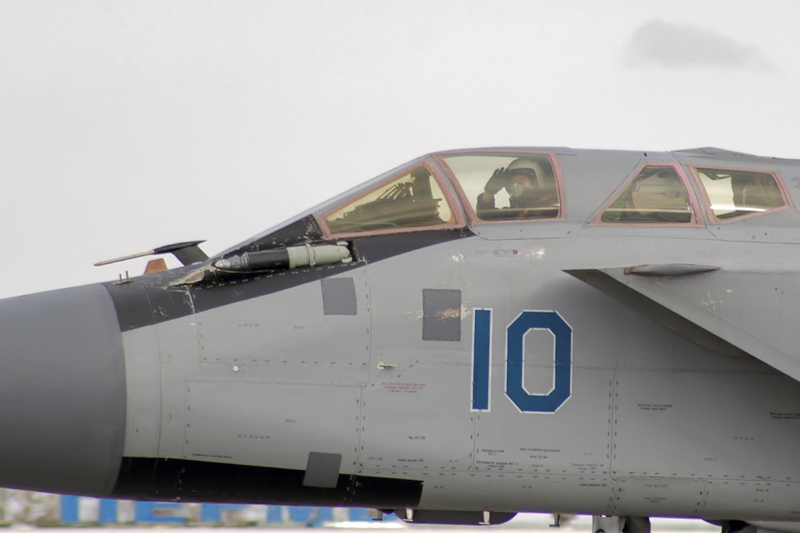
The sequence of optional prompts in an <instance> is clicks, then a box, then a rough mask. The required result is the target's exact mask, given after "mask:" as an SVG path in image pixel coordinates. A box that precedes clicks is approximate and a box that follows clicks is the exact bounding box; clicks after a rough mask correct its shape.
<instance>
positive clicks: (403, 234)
mask: <svg viewBox="0 0 800 533" xmlns="http://www.w3.org/2000/svg"><path fill="white" fill-rule="evenodd" d="M798 202H800V161H795V160H782V159H774V158H767V157H756V156H751V155H747V154H742V153H736V152H730V151H725V150H720V149H715V148H701V149H692V150H680V151H675V152H635V151H597V150H574V149H567V148H494V149H476V150H453V151H446V152H439V153H434V154H429V155H425V156H423V157H420V158H418V159H415V160H413V161H411V162H409V163H407V164H404V165H402V166H400V167H398V168H396V169H394V170H391V171H389V172H387V173H385V174H383V175H381V176H379V177H377V178H375V179H373V180H371V181H367V182H366V183H364V184H363V185H361V186H359V187H356V188H354V189H353V190H350V191H348V192H345V193H343V194H341V195H339V196H337V197H336V198H333V199H331V200H330V201H327V202H325V203H323V204H321V205H318V206H316V207H314V208H311V209H309V210H308V211H306V212H304V213H301V214H299V215H297V216H296V217H294V218H292V219H290V220H288V221H287V222H285V223H283V224H280V225H278V226H277V227H275V228H272V229H270V230H267V231H265V232H263V233H262V234H260V235H257V236H255V237H253V238H252V239H250V240H248V241H246V242H244V243H241V244H239V245H236V246H234V247H232V248H230V249H228V250H226V251H224V252H222V253H220V254H218V255H215V256H213V257H206V255H205V254H204V253H203V252H201V251H200V249H199V247H198V243H197V242H191V243H179V244H176V245H168V246H163V247H160V248H156V249H154V250H151V251H149V252H150V253H170V252H171V253H175V254H176V255H177V256H179V258H181V259H182V261H183V263H184V265H183V266H182V267H180V268H175V269H172V270H164V269H163V268H152V269H150V271H149V273H148V274H146V275H143V276H140V277H133V278H127V277H126V278H121V279H117V280H113V281H110V282H108V283H102V284H95V285H89V286H83V287H77V288H70V289H64V290H59V291H53V292H45V293H40V294H33V295H29V296H22V297H17V298H11V299H7V300H3V301H1V302H0V428H2V432H1V433H0V485H2V486H5V487H11V488H19V489H29V490H37V491H48V492H58V493H69V494H76V495H89V496H96V497H103V498H126V499H140V500H156V501H184V502H232V503H233V502H235V503H264V504H287V505H292V504H295V505H297V504H299V505H317V506H352V507H369V508H374V509H378V510H380V511H382V512H395V513H397V514H398V515H399V516H400V517H401V518H402V519H404V520H406V521H408V522H413V523H454V524H476V525H477V524H496V523H501V522H503V521H505V520H508V519H509V518H511V517H512V516H513V515H514V514H515V513H518V512H523V511H535V512H551V513H554V514H556V515H559V514H562V513H570V514H582V515H591V516H593V517H595V519H594V524H595V530H599V529H603V530H604V531H605V532H606V533H617V532H619V531H623V530H624V531H627V532H628V533H643V532H647V531H648V530H649V520H648V517H694V518H698V519H704V520H707V521H711V522H714V523H716V524H719V525H720V527H721V529H722V530H723V531H724V532H725V533H733V532H736V531H740V530H745V529H749V530H754V529H759V528H760V529H771V530H777V531H787V532H797V531H800V525H799V524H800V523H799V522H798V521H800V461H798V460H796V459H795V455H796V453H795V452H796V451H797V448H798V443H800V384H799V383H798V380H799V379H800V348H798V347H800V328H799V327H798V326H797V319H796V313H797V310H798V309H800V276H799V275H798V273H800V268H799V267H798V261H799V260H800V231H798V228H800V215H798V210H797V205H798ZM137 255H138V254H137Z"/></svg>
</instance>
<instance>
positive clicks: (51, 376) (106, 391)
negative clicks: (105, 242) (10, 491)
mask: <svg viewBox="0 0 800 533" xmlns="http://www.w3.org/2000/svg"><path fill="white" fill-rule="evenodd" d="M0 339H2V341H0V362H2V371H0V427H2V428H3V429H2V433H0V472H1V473H2V474H1V475H0V477H2V483H3V485H4V486H7V487H14V488H21V489H30V490H48V491H53V492H62V493H77V494H90V495H97V496H103V495H107V494H109V493H110V491H111V489H112V488H113V486H114V483H115V482H116V479H117V475H118V473H119V466H120V461H121V460H122V447H123V442H124V428H125V406H126V400H125V398H126V394H125V374H124V362H123V353H122V336H121V334H120V330H119V325H118V323H117V315H116V311H115V309H114V305H113V303H112V302H111V298H110V296H109V295H108V292H107V291H106V290H105V288H104V287H102V286H101V285H91V286H86V287H77V288H72V289H65V290H60V291H53V292H45V293H40V294H34V295H29V296H22V297H18V298H11V299H7V300H2V301H0Z"/></svg>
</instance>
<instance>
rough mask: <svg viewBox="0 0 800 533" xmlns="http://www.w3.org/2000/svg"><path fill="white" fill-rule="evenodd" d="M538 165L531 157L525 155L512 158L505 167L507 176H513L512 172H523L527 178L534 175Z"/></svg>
mask: <svg viewBox="0 0 800 533" xmlns="http://www.w3.org/2000/svg"><path fill="white" fill-rule="evenodd" d="M538 166H539V165H538V163H536V162H535V161H534V160H532V159H528V158H527V157H518V158H517V159H515V160H513V161H512V162H511V163H510V164H509V165H508V167H506V172H507V173H508V175H509V176H513V175H514V174H525V175H526V176H528V177H529V178H531V179H533V178H535V177H536V169H537V167H538Z"/></svg>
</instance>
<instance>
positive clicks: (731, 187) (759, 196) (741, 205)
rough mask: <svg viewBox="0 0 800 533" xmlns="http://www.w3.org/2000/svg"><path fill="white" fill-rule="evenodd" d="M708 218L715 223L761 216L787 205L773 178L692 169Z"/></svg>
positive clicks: (749, 173) (739, 172)
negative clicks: (714, 219)
mask: <svg viewBox="0 0 800 533" xmlns="http://www.w3.org/2000/svg"><path fill="white" fill-rule="evenodd" d="M694 171H695V173H696V175H697V177H698V178H699V181H700V183H701V184H702V186H703V189H704V190H705V194H706V197H707V198H708V201H709V203H710V209H711V214H713V216H714V217H715V218H717V219H719V220H726V219H732V218H737V217H741V216H745V215H753V214H762V213H766V212H768V211H773V210H775V209H779V208H781V207H784V206H786V205H787V202H786V197H785V196H784V194H783V192H782V191H781V187H780V186H779V185H778V180H777V179H776V177H775V175H774V174H771V173H768V172H756V171H751V170H730V169H728V170H726V169H718V168H708V167H695V168H694Z"/></svg>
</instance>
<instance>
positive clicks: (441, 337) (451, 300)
mask: <svg viewBox="0 0 800 533" xmlns="http://www.w3.org/2000/svg"><path fill="white" fill-rule="evenodd" d="M422 340H424V341H455V342H457V341H460V340H461V291H459V290H452V289H423V290H422Z"/></svg>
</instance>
